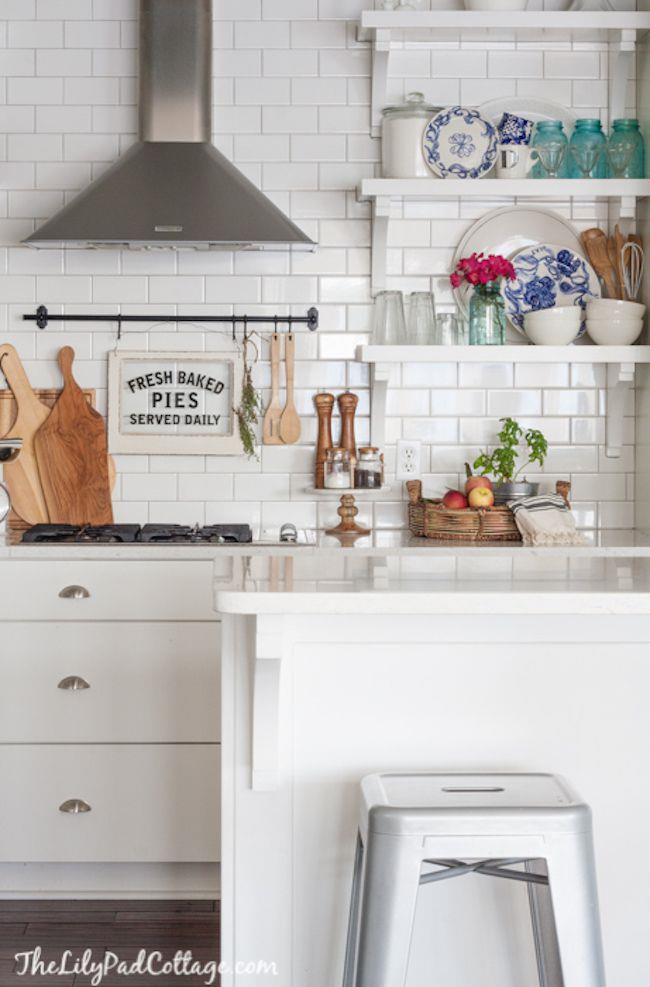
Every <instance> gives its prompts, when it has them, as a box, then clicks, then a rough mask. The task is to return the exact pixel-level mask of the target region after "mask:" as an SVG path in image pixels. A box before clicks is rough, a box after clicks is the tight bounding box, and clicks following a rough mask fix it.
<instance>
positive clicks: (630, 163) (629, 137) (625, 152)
mask: <svg viewBox="0 0 650 987" xmlns="http://www.w3.org/2000/svg"><path fill="white" fill-rule="evenodd" d="M608 154H609V165H610V173H611V176H612V178H645V142H644V140H643V134H642V133H641V131H640V130H639V121H638V120H635V119H633V118H632V117H629V118H626V119H621V120H614V123H613V124H612V132H611V134H610V136H609V144H608Z"/></svg>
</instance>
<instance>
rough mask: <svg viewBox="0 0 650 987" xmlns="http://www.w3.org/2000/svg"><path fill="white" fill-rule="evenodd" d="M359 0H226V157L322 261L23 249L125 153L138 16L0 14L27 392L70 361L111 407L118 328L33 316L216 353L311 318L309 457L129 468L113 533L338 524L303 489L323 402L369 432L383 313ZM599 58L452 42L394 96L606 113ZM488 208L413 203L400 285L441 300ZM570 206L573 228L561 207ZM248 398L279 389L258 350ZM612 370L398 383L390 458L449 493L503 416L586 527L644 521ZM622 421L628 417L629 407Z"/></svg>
mask: <svg viewBox="0 0 650 987" xmlns="http://www.w3.org/2000/svg"><path fill="white" fill-rule="evenodd" d="M362 6H363V3H362V0H300V2H297V0H215V2H214V11H215V18H216V20H215V32H214V44H215V52H214V73H215V79H214V140H215V143H216V144H217V145H218V146H219V147H220V148H221V149H222V150H223V151H224V152H225V153H226V154H227V155H228V156H230V157H231V158H232V159H233V160H234V161H235V162H236V163H237V165H238V166H239V167H240V168H241V169H242V170H243V171H245V173H246V174H247V175H248V176H249V177H250V178H252V179H253V181H255V182H256V183H258V184H259V185H260V186H261V187H262V188H263V189H264V190H265V192H267V194H269V195H270V196H271V197H272V198H273V199H274V200H275V201H276V202H277V203H278V204H279V205H280V206H281V207H282V208H283V209H285V210H286V211H287V212H288V213H290V215H291V216H292V217H293V219H294V220H295V221H296V222H297V223H299V224H300V225H301V226H302V227H303V228H304V229H305V230H306V232H307V233H309V234H310V235H311V236H312V237H314V238H315V239H318V240H319V242H320V244H321V247H320V249H319V251H318V252H317V253H316V254H315V255H307V256H297V257H295V258H294V259H293V260H291V259H290V258H289V257H288V256H287V255H266V256H262V255H251V254H243V255H234V256H233V255H231V254H221V253H217V254H203V253H199V254H192V253H181V254H179V255H175V254H173V253H154V254H148V253H129V252H125V253H121V252H119V251H114V252H113V251H106V252H91V251H84V252H76V251H73V252H69V253H62V252H59V251H41V252H33V251H30V250H26V249H23V248H20V247H18V246H16V245H17V244H18V242H19V241H20V239H21V238H22V237H23V236H25V235H26V234H27V233H29V232H30V231H31V230H33V229H34V227H35V225H36V224H37V223H38V222H40V221H41V220H43V219H44V218H46V217H48V216H50V215H51V214H52V213H53V212H54V211H55V210H56V209H58V208H59V207H60V206H61V205H62V204H63V203H64V202H66V201H68V200H69V198H70V197H71V196H72V195H74V193H75V192H76V191H77V190H78V189H80V188H82V187H84V186H85V185H86V184H87V183H88V182H89V181H90V179H91V178H92V177H94V176H97V175H98V174H100V173H101V172H102V171H103V170H104V169H105V168H106V167H107V165H108V164H109V163H110V162H112V161H113V160H114V159H115V158H116V157H117V155H118V154H119V153H120V152H123V151H124V150H126V148H127V147H128V146H129V145H130V144H131V143H132V142H133V140H134V139H135V133H136V121H137V111H136V105H135V103H136V78H135V76H136V71H137V60H136V56H137V51H136V44H137V30H136V27H137V21H136V15H137V0H0V45H2V49H1V50H0V242H1V243H2V244H4V246H2V247H0V337H1V338H3V339H7V340H9V341H11V342H12V343H14V344H15V345H16V346H17V347H18V349H19V351H20V354H21V356H22V358H23V359H24V361H25V364H26V367H27V370H28V373H29V376H30V379H31V381H32V383H33V385H34V386H56V385H58V384H59V375H58V371H57V369H56V365H55V362H54V356H55V354H56V352H57V350H58V349H59V347H60V346H61V345H63V344H68V343H69V344H72V345H73V346H74V347H75V350H76V352H77V357H78V361H79V362H78V367H77V370H78V376H79V379H80V380H81V382H82V383H83V384H84V385H85V386H89V387H96V388H97V389H98V394H99V403H100V408H102V409H104V408H105V400H106V392H105V388H106V354H107V352H108V351H109V350H110V349H111V348H112V347H113V346H114V344H115V335H114V333H112V332H110V331H107V330H106V327H99V326H97V325H92V324H90V323H88V324H79V323H77V324H73V325H69V326H66V325H65V324H63V325H61V324H58V325H55V326H54V327H52V328H50V329H48V330H47V331H46V332H38V331H34V330H33V329H32V328H31V326H30V325H26V324H25V323H23V322H22V321H21V316H22V314H23V313H24V312H26V311H30V310H33V309H34V307H35V305H36V303H37V302H39V303H41V302H42V303H45V304H47V305H48V306H49V307H50V308H51V309H52V310H53V311H57V310H65V311H68V312H77V313H78V312H111V311H116V310H118V309H120V310H121V311H123V312H132V313H150V314H152V315H154V314H160V313H162V314H174V313H175V312H177V311H180V312H183V313H184V314H193V315H196V318H197V324H196V325H195V326H194V325H189V326H186V327H185V328H184V330H183V331H182V332H176V331H175V327H174V326H173V325H169V324H145V325H144V326H143V330H142V331H141V332H134V333H132V334H129V335H128V337H127V338H126V339H125V345H131V346H132V348H138V349H140V348H147V347H148V348H150V349H152V350H155V349H167V348H169V349H183V350H185V349H196V350H199V351H201V350H204V349H221V348H222V347H223V344H224V337H223V336H221V335H219V334H215V333H205V332H204V331H203V327H202V326H201V324H200V318H201V315H202V314H205V313H207V312H210V313H215V312H222V313H231V312H233V311H234V312H237V313H244V312H247V313H250V314H259V313H262V312H267V313H275V312H279V313H288V312H294V313H296V314H304V311H305V309H306V308H307V307H308V306H309V305H310V304H314V303H316V304H318V306H319V308H320V311H321V329H320V331H319V332H318V333H317V334H316V335H309V334H308V333H306V332H304V333H300V334H299V338H298V348H297V359H298V364H297V387H298V395H297V398H298V407H299V410H300V412H301V413H302V414H303V416H304V419H303V439H302V444H301V445H300V446H297V447H292V448H274V447H270V448H265V449H264V450H263V453H262V456H261V460H260V461H259V462H255V461H253V462H250V463H249V462H247V461H246V460H245V459H228V458H226V459H223V458H222V459H219V458H211V457H208V458H206V457H202V456H199V457H193V456H186V457H183V456H181V457H167V456H130V457H126V456H120V457H119V458H118V470H119V477H118V485H117V488H116V501H117V506H116V515H117V518H118V519H119V520H124V521H140V522H144V521H169V520H171V521H181V522H188V523H190V522H194V521H208V522H209V521H215V520H225V519H228V520H233V521H250V522H251V523H253V524H254V525H255V526H256V527H260V526H263V527H269V528H273V527H277V525H279V524H281V523H282V522H284V521H286V520H293V521H295V522H296V523H298V524H299V525H304V526H312V525H316V524H320V525H323V524H328V523H330V522H331V521H333V520H335V516H334V508H333V507H331V506H330V505H327V504H320V505H318V504H316V503H314V502H313V501H312V500H310V499H309V497H308V496H307V495H305V494H304V488H305V486H306V485H307V483H308V482H309V480H310V473H311V469H312V460H313V440H314V434H315V423H314V419H313V416H312V404H311V401H312V397H313V394H314V392H315V391H316V390H317V389H329V390H332V391H334V392H335V393H338V392H340V391H341V390H343V389H344V388H345V387H346V386H348V387H350V388H352V389H353V390H355V391H357V392H358V393H359V395H360V398H361V400H360V421H359V428H358V437H359V440H367V438H368V420H367V414H368V391H367V368H366V367H363V366H359V365H355V364H354V363H350V362H349V358H350V356H351V355H352V353H353V351H354V347H355V345H356V344H358V343H360V342H364V341H365V340H366V338H367V335H366V334H367V331H368V327H369V316H370V310H371V309H370V296H369V277H368V271H369V261H370V254H369V240H370V221H369V213H368V208H367V206H366V205H360V204H359V203H357V202H356V199H355V194H354V188H355V185H356V184H357V182H358V181H359V180H360V179H361V178H363V177H367V176H371V175H373V174H375V172H376V171H377V170H378V165H377V161H378V158H379V151H380V143H379V141H377V140H372V139H370V137H369V135H368V133H369V131H368V126H369V112H368V102H369V74H370V52H369V50H368V48H367V46H364V45H359V44H357V42H356V40H355V18H356V17H357V15H358V13H359V10H360V9H361V8H362ZM606 63H607V53H606V51H605V50H603V49H600V50H599V49H598V48H597V47H595V46H594V47H592V48H589V46H585V45H581V46H580V50H579V51H578V50H575V51H572V50H570V45H569V44H568V43H566V44H565V43H561V42H558V43H556V44H553V45H549V44H548V43H546V44H545V45H544V46H543V49H542V46H540V45H538V46H535V45H523V44H522V45H520V46H519V48H514V47H513V46H512V45H507V44H498V45H494V46H493V47H492V48H491V49H490V50H487V49H486V47H485V46H484V45H482V44H480V45H478V44H477V45H467V46H465V48H463V49H462V50H458V48H457V46H455V45H453V44H449V43H444V44H438V45H433V46H430V47H417V46H415V47H413V48H412V49H409V50H404V51H402V52H400V53H397V55H396V57H395V59H394V73H395V75H394V77H393V78H392V79H391V83H390V93H389V95H390V98H391V100H392V99H398V98H400V97H401V96H402V95H403V94H404V93H405V92H408V91H410V90H412V89H415V88H417V89H421V90H423V91H424V93H425V94H426V96H427V98H428V99H430V100H431V101H432V102H434V103H448V102H452V101H456V100H462V101H464V102H468V103H475V102H480V101H482V100H484V99H488V98H492V97H496V96H507V95H515V94H517V95H530V96H535V97H544V98H547V99H553V100H558V101H560V102H562V103H564V104H566V105H571V106H572V107H573V108H574V110H575V112H576V113H577V114H579V115H586V116H589V115H595V114H601V115H602V116H603V118H604V119H605V118H606V109H605V108H606V102H607V92H606V89H607V87H606V81H605V80H606V76H607V64H606ZM491 205H493V203H492V204H488V203H480V202H469V203H464V204H463V203H459V202H455V201H454V202H448V203H438V204H435V205H430V204H422V203H420V204H410V205H408V206H406V207H405V209H404V212H403V214H400V215H399V217H397V218H396V221H395V222H393V224H392V227H391V249H390V257H389V270H390V273H391V285H393V286H395V287H399V288H402V289H404V290H407V291H408V290H415V289H426V288H428V287H430V286H432V287H433V288H434V290H435V292H436V296H437V298H438V302H439V305H440V307H442V308H445V307H450V306H451V296H450V293H449V289H448V287H447V280H446V274H447V272H448V269H449V264H450V259H451V256H452V252H453V248H454V247H455V244H456V243H457V241H458V239H459V237H460V236H461V235H462V233H463V232H464V231H465V230H466V229H467V227H468V226H469V225H470V224H471V222H472V221H473V220H474V219H475V218H476V217H477V216H478V215H480V214H481V213H483V212H485V211H487V209H488V208H490V207H491ZM557 207H558V210H559V211H560V212H562V213H563V214H564V215H568V216H570V215H571V209H570V206H569V205H568V203H558V204H557ZM602 210H603V206H602V205H601V206H598V207H596V206H595V205H593V204H589V203H587V204H585V203H580V204H577V205H576V206H574V208H573V219H574V220H575V222H576V225H577V226H578V227H580V228H585V227H588V226H592V225H594V224H595V223H597V222H603V221H604V219H605V216H604V214H603V211H602ZM261 356H262V359H261V361H260V363H259V364H258V366H257V367H256V370H255V375H256V380H257V382H258V384H259V386H260V387H261V388H262V389H263V391H264V396H265V397H266V396H267V395H268V390H267V388H268V385H269V377H270V368H269V364H268V362H267V358H268V350H267V347H266V345H262V346H261ZM603 384H604V377H603V368H598V367H596V368H593V367H590V366H585V367H575V368H573V370H570V368H569V367H568V366H567V365H550V366H539V367H530V366H513V365H511V364H510V365H495V366H492V367H489V368H484V367H483V368H479V367H465V368H463V369H462V370H461V372H460V373H459V372H458V369H457V367H456V366H455V365H453V364H448V365H442V366H438V367H436V368H435V369H434V368H432V367H427V366H424V367H418V366H410V365H403V366H401V367H397V368H396V369H395V375H394V380H393V386H392V387H391V389H390V393H389V406H388V408H389V420H388V432H387V441H388V447H387V460H388V463H389V466H390V465H391V464H392V462H393V457H394V443H395V441H396V440H397V438H399V437H402V436H403V437H406V438H418V439H421V440H422V442H423V443H424V450H423V467H424V472H425V481H426V486H427V488H428V490H429V491H430V492H431V493H433V492H439V491H440V490H441V489H442V488H443V487H444V486H445V485H448V484H454V483H456V482H457V475H458V471H459V469H462V463H463V461H464V460H465V459H467V458H471V457H473V456H474V455H475V454H476V452H477V450H478V448H479V446H480V445H482V444H484V443H486V442H489V441H490V440H491V439H493V437H494V435H495V430H496V421H497V419H498V417H499V416H500V415H505V414H514V415H517V416H518V417H520V418H521V419H522V420H524V421H525V422H526V423H530V424H534V425H540V424H542V419H543V427H544V429H545V430H546V432H547V435H548V436H549V439H550V440H551V443H552V452H551V455H550V457H549V460H548V464H547V468H546V477H545V486H547V487H553V486H554V483H555V479H556V478H557V477H566V476H567V475H569V476H570V477H571V479H572V480H573V484H574V500H575V505H576V513H577V517H578V520H579V523H580V524H581V525H586V526H595V525H601V526H603V527H628V526H631V525H632V523H633V503H632V498H633V491H632V488H633V473H634V456H633V445H632V443H633V440H634V422H633V419H632V418H631V417H630V418H629V419H628V421H627V423H626V424H627V431H626V443H627V445H626V448H625V449H624V455H623V458H622V459H621V460H610V461H607V460H605V459H604V456H603V448H602V442H603V437H604V419H603V417H602V416H603V410H604V393H603ZM629 413H630V415H632V413H633V409H632V407H630V408H629ZM398 497H399V495H398V494H396V495H395V500H394V501H389V502H385V503H380V504H376V505H375V506H374V508H373V507H372V505H371V506H364V507H363V508H362V512H361V519H362V520H363V521H370V522H374V523H375V524H377V525H384V526H402V524H403V523H404V508H403V504H402V503H400V502H399V500H398Z"/></svg>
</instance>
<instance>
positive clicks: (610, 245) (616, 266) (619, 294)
mask: <svg viewBox="0 0 650 987" xmlns="http://www.w3.org/2000/svg"><path fill="white" fill-rule="evenodd" d="M607 257H608V259H609V263H610V264H611V265H612V270H613V272H614V274H613V277H614V285H615V288H616V294H615V295H614V298H619V299H622V298H623V288H622V284H621V279H620V276H619V270H620V266H621V265H620V260H619V261H618V262H617V258H616V238H615V237H613V236H608V237H607Z"/></svg>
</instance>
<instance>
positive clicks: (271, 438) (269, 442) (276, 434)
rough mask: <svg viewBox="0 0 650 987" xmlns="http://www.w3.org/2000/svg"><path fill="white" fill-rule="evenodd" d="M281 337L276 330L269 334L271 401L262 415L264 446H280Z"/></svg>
mask: <svg viewBox="0 0 650 987" xmlns="http://www.w3.org/2000/svg"><path fill="white" fill-rule="evenodd" d="M281 345H282V343H281V339H280V336H279V334H278V333H277V332H274V333H273V335H272V336H271V402H270V404H269V406H268V408H267V409H266V414H265V415H264V427H263V430H262V442H263V443H264V445H265V446H281V445H282V439H281V438H280V419H281V418H282V405H281V404H280V347H281Z"/></svg>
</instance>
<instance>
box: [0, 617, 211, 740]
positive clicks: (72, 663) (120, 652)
mask: <svg viewBox="0 0 650 987" xmlns="http://www.w3.org/2000/svg"><path fill="white" fill-rule="evenodd" d="M2 626H3V629H2V635H3V646H2V655H1V657H0V743H7V744H19V743H37V744H39V743H107V744H108V743H163V742H167V743H215V742H218V741H219V740H220V708H221V704H220V659H219V649H220V627H219V624H217V623H209V622H206V621H203V622H199V621H195V622H186V623H177V622H176V623H174V622H171V621H170V622H167V623H165V622H157V623H136V622H134V623H124V622H122V623H120V622H115V623H113V622H110V623H109V622H104V621H96V622H93V623H88V622H81V623H76V622H74V623H73V622H67V623H46V622H42V621H41V622H37V623H19V622H14V621H7V622H6V623H4V624H3V625H2Z"/></svg>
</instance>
